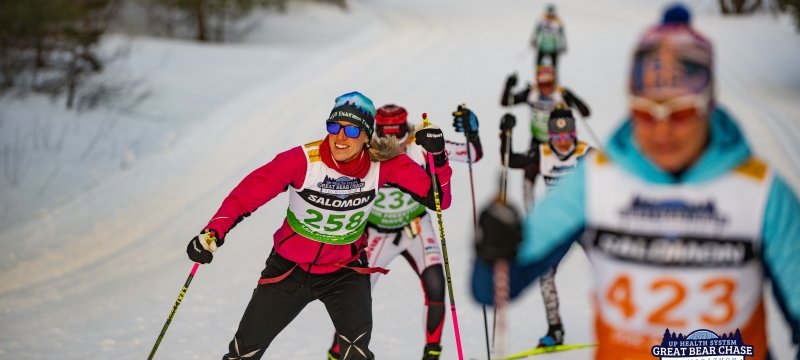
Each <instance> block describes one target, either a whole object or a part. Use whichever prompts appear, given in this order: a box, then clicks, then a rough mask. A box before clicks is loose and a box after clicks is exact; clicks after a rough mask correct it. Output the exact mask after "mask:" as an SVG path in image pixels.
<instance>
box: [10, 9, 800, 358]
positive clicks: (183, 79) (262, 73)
mask: <svg viewBox="0 0 800 360" xmlns="http://www.w3.org/2000/svg"><path fill="white" fill-rule="evenodd" d="M665 3H666V1H658V0H651V1H635V0H624V1H623V0H620V1H614V2H610V1H592V2H587V1H577V0H573V1H559V2H558V3H557V4H558V9H559V12H560V13H561V15H562V17H563V18H564V20H565V22H566V24H567V36H568V40H569V53H568V54H567V55H566V56H564V57H563V60H562V62H561V65H562V66H561V70H560V76H561V78H562V82H563V83H564V84H566V85H567V86H568V87H570V88H571V89H573V90H574V91H575V92H576V93H578V94H579V95H580V96H581V97H582V98H584V99H586V100H587V101H588V103H589V104H590V106H591V107H592V110H593V116H592V119H591V120H590V122H591V126H592V128H593V130H594V131H595V132H596V133H597V134H598V135H599V136H600V137H603V138H604V137H605V136H606V135H608V134H609V133H610V132H611V131H612V130H613V129H614V128H615V127H616V126H617V125H618V123H619V121H620V120H621V119H620V118H621V115H622V114H623V113H624V109H625V97H624V84H625V82H624V81H625V78H626V71H627V68H628V62H629V55H630V51H631V49H632V47H633V45H634V42H635V39H636V38H637V37H638V35H639V34H640V33H641V31H642V30H643V28H644V26H646V25H648V24H651V23H653V22H654V21H656V19H657V18H658V16H659V13H660V9H661V7H662V5H664V4H665ZM350 4H351V5H352V6H351V9H350V11H349V12H347V13H342V12H341V11H339V10H338V9H336V8H330V7H325V6H320V5H310V4H304V3H302V4H298V5H294V6H293V7H292V8H291V9H290V12H289V15H287V16H285V17H284V16H278V15H270V16H268V17H267V18H266V19H265V22H264V25H263V26H262V27H260V28H259V29H258V30H257V31H256V32H255V33H253V34H252V35H251V36H250V37H249V39H248V40H247V41H245V42H244V43H240V44H225V45H207V44H195V43H186V42H182V41H172V40H164V39H152V38H141V37H138V38H133V39H128V38H125V37H123V36H118V35H117V36H111V37H109V38H108V40H107V45H109V46H112V45H116V44H127V46H129V47H130V49H131V52H130V56H129V57H128V58H127V59H126V60H124V61H121V62H120V63H118V64H116V65H114V68H113V69H114V70H113V71H111V72H110V74H109V75H108V76H112V77H113V76H118V77H126V78H133V79H141V80H142V82H143V84H144V86H146V87H147V89H148V90H149V91H150V92H151V96H150V98H148V99H147V100H146V101H144V102H142V103H141V104H139V105H138V106H136V107H135V108H133V109H132V110H131V111H129V112H126V113H120V112H118V111H95V112H89V113H84V114H79V115H78V114H74V113H65V112H64V111H63V110H62V109H61V108H62V104H60V103H58V104H52V103H50V102H49V101H48V100H46V99H26V100H9V99H5V100H3V101H2V102H0V159H1V160H0V245H2V247H3V249H2V252H0V358H14V359H54V358H58V359H83V358H88V357H92V358H101V359H105V358H114V359H142V358H145V357H146V356H147V354H148V353H149V351H150V348H151V346H152V344H153V342H154V341H155V338H156V336H157V335H158V332H159V331H160V329H161V326H162V325H163V323H164V320H165V319H166V316H167V313H168V311H169V310H170V308H171V306H172V305H173V303H174V301H175V298H176V296H177V295H178V291H179V289H180V286H181V285H182V284H183V281H184V279H185V277H186V276H187V275H188V271H189V270H190V268H191V262H190V261H189V260H188V259H186V256H185V253H184V249H185V245H186V243H187V241H188V240H189V239H190V238H191V237H192V236H194V235H195V234H196V233H197V231H198V230H200V227H201V226H203V225H205V222H206V221H207V220H208V218H209V217H210V216H211V215H212V214H213V212H214V211H215V210H216V208H217V206H218V205H219V202H220V201H221V199H222V198H223V197H224V196H225V195H226V194H227V193H228V192H229V191H230V190H231V189H232V187H233V186H235V184H237V183H238V181H239V180H240V179H241V178H242V177H243V176H244V175H246V174H247V173H248V172H249V171H251V170H252V169H254V168H256V167H257V166H259V165H261V164H263V163H264V162H266V161H268V160H269V159H271V158H272V157H273V156H274V155H275V154H276V153H277V152H278V151H281V150H283V149H287V148H289V147H291V146H294V145H297V144H301V143H304V142H307V141H309V140H313V139H316V138H320V137H322V136H323V135H324V133H323V131H324V130H323V128H322V125H321V124H322V121H323V119H324V118H325V117H326V116H327V114H328V112H329V111H330V107H331V106H332V104H333V99H334V98H335V97H336V96H337V95H339V94H341V93H344V92H347V91H350V90H354V89H358V90H360V91H362V92H364V93H365V94H367V95H368V96H371V97H372V98H373V100H374V101H375V102H376V104H384V103H389V102H395V103H398V104H401V105H404V106H406V107H407V109H408V110H409V111H410V113H411V114H412V115H413V116H418V115H419V114H420V113H422V112H428V113H429V114H430V116H431V118H432V120H433V121H434V122H438V123H439V124H440V125H442V126H443V127H445V128H447V127H449V123H450V116H449V114H450V112H451V111H452V110H453V109H454V108H455V106H456V105H457V104H459V103H466V104H467V105H468V106H470V107H471V108H472V109H474V110H475V111H476V113H477V114H478V115H479V117H480V119H481V121H482V131H481V133H482V135H483V142H484V146H485V148H486V150H487V156H486V158H485V159H484V160H483V161H482V162H480V163H478V164H476V165H475V166H474V172H475V186H476V195H477V199H478V203H479V204H482V203H485V202H486V201H487V200H488V199H489V198H491V197H492V196H493V195H494V192H495V191H496V189H495V183H496V181H495V180H496V176H497V174H498V172H499V157H498V156H493V154H494V149H497V147H498V143H497V139H496V138H495V136H494V135H493V134H494V132H495V129H496V126H497V121H498V119H499V118H500V116H501V115H502V113H503V109H501V108H500V107H499V105H498V100H499V96H500V91H501V86H502V84H503V82H504V79H505V76H506V75H507V74H509V73H510V72H513V71H517V72H518V73H519V74H520V77H521V78H522V79H526V78H527V79H530V78H532V72H531V68H530V64H531V61H532V56H531V53H530V51H528V50H527V48H526V46H527V45H526V44H527V41H528V38H529V36H530V31H531V29H532V26H533V22H534V20H535V19H536V18H538V16H539V15H540V14H541V12H542V10H543V7H544V3H542V2H533V1H523V0H502V1H492V2H487V1H478V0H461V1H456V0H442V1H436V2H431V1H424V0H375V1H353V0H351V1H350ZM715 4H716V1H711V0H706V1H696V2H693V4H692V6H693V7H694V9H695V10H696V13H695V17H696V21H695V23H696V24H697V26H698V27H699V28H700V29H701V30H702V31H704V32H705V33H706V34H707V35H709V36H710V37H711V38H712V39H713V40H714V41H715V44H716V50H717V61H718V67H717V69H718V82H717V85H718V94H719V99H720V101H721V103H722V104H723V105H725V106H727V107H728V108H729V109H731V110H732V112H733V113H734V114H735V115H736V116H737V117H738V118H739V120H740V122H741V123H742V125H743V127H744V128H745V129H746V131H747V134H748V136H749V138H750V142H751V145H752V146H753V147H754V148H755V150H756V152H757V153H758V154H760V155H761V156H762V157H764V158H766V159H768V160H769V161H771V162H772V163H773V164H774V165H775V166H776V167H777V168H778V170H779V171H780V172H781V173H782V174H783V175H784V176H785V177H786V178H787V180H788V181H789V183H790V184H791V185H792V186H793V188H794V189H795V191H797V192H800V191H798V190H800V156H798V154H797V145H796V144H797V143H798V141H800V120H798V119H800V105H798V104H797V101H796V99H798V96H799V95H800V68H798V66H797V64H798V63H800V46H798V45H800V37H798V35H797V33H795V30H794V27H793V25H792V24H791V21H790V19H788V18H786V17H773V16H771V15H768V14H761V15H757V16H752V17H747V18H741V19H731V18H721V17H720V16H719V15H717V14H716V13H715V6H716V5H715ZM514 112H515V113H516V114H517V115H518V116H519V117H524V116H527V110H526V109H516V110H515V111H514ZM445 133H446V135H448V136H453V137H456V138H457V137H458V134H456V133H454V132H452V131H451V130H449V129H446V130H445ZM584 133H585V132H584ZM516 135H517V136H527V135H526V134H524V132H522V130H520V131H519V132H518V133H517V134H516ZM517 145H518V146H521V143H518V144H517ZM454 168H455V172H454V181H453V190H454V192H455V193H456V194H460V196H457V197H456V202H455V204H454V206H453V208H452V209H451V210H448V211H447V212H446V213H445V226H446V232H447V241H448V245H449V246H448V250H449V252H450V257H451V266H452V271H453V281H454V286H455V289H456V303H457V307H458V314H459V323H460V327H461V332H462V340H463V344H464V350H465V353H466V355H467V357H474V358H485V350H484V340H483V336H484V335H483V318H482V314H481V309H480V307H479V306H477V305H475V304H474V303H473V302H472V300H471V298H470V296H469V288H468V274H469V259H470V258H471V253H472V249H471V243H470V241H469V237H470V233H471V231H470V226H471V225H469V223H468V221H465V220H464V219H469V217H470V216H471V212H470V211H471V210H470V204H469V201H468V194H469V183H468V173H467V169H466V167H465V166H460V167H459V166H458V165H457V164H456V165H454ZM512 174H513V175H512V177H511V183H510V190H511V193H510V196H511V198H512V199H519V198H521V190H520V188H521V184H520V182H521V175H520V174H514V173H512ZM517 203H518V204H519V201H518V202H517ZM285 206H286V201H285V198H283V197H279V198H278V199H276V200H275V201H273V202H271V203H269V204H267V205H265V206H263V207H262V208H261V209H260V210H259V212H257V213H256V214H254V215H253V216H251V217H250V218H248V220H247V221H245V222H243V223H242V224H240V225H239V226H237V228H236V230H234V232H233V233H232V234H231V235H230V236H229V237H228V241H227V242H226V244H225V246H224V247H223V248H221V249H220V251H219V252H218V256H217V258H216V259H215V260H214V262H213V263H212V264H210V265H208V266H202V267H201V268H200V270H199V271H198V273H197V276H196V278H195V280H194V282H193V283H192V285H191V287H190V289H189V292H188V293H187V296H186V298H185V299H184V301H183V304H182V305H181V307H180V309H179V311H178V312H177V315H176V316H175V319H174V320H173V322H172V325H171V326H170V329H169V331H168V332H167V335H166V337H165V339H164V342H163V343H162V345H161V347H160V349H159V351H158V354H157V358H159V359H218V358H220V357H221V355H222V354H223V353H224V351H225V348H226V346H227V343H228V341H229V340H230V338H231V336H232V335H233V333H234V331H235V329H236V326H237V324H238V321H239V318H240V316H241V314H242V312H243V311H244V307H245V305H246V303H247V301H248V299H249V296H250V292H251V291H252V288H253V286H254V283H255V280H256V278H257V276H258V273H259V271H260V270H261V267H262V266H263V261H264V259H265V258H266V255H267V254H268V252H269V251H270V247H271V235H272V232H273V231H274V229H276V228H277V226H278V225H279V223H280V221H281V218H282V216H283V213H284V211H285ZM393 265H394V266H393V267H392V273H391V274H390V275H389V276H387V277H385V278H384V279H382V280H381V282H380V284H379V285H378V286H377V288H376V289H375V292H374V294H373V298H374V310H373V312H374V318H375V326H374V332H373V341H372V348H373V350H374V352H375V353H376V354H377V356H378V358H381V359H413V358H418V357H419V354H420V352H421V349H422V345H423V344H422V342H423V338H422V316H421V315H422V304H421V299H422V292H421V289H420V288H419V285H418V281H417V279H416V277H415V275H414V274H413V272H412V271H410V270H409V269H408V266H406V265H405V264H403V261H402V260H398V261H396V262H395V264H393ZM589 274H590V269H589V265H588V263H587V261H586V260H585V257H584V255H583V254H582V253H581V251H580V250H577V249H576V250H575V251H572V252H571V253H570V254H569V255H568V257H567V259H566V262H565V263H564V264H563V265H562V266H561V267H560V268H559V275H558V277H557V281H558V284H559V293H560V294H561V298H562V309H563V310H562V315H563V317H564V321H565V326H566V330H567V340H568V341H569V342H576V343H577V342H580V343H583V342H591V339H592V330H591V326H592V323H591V319H592V312H591V309H590V306H589V304H590V302H589V298H588V292H589V289H590V286H591V284H590V283H589V282H588V281H586V279H588V278H589ZM775 309H776V308H775V306H771V308H770V313H769V315H770V316H769V321H770V325H769V327H770V331H771V337H770V341H771V345H772V350H773V351H774V353H775V355H777V356H776V358H777V359H786V358H789V357H790V356H791V355H790V354H793V352H792V350H791V345H790V342H789V338H788V332H787V329H786V326H785V324H784V323H783V320H782V318H781V316H780V314H779V313H778V312H777V311H776V310H775ZM543 314H544V311H543V308H542V305H541V300H540V296H539V295H538V289H532V290H529V291H528V293H527V294H526V296H525V297H524V298H523V299H522V300H520V301H518V302H516V303H514V304H513V305H512V307H511V309H510V319H511V323H510V339H509V344H510V347H511V349H513V350H522V349H525V348H528V347H531V346H533V345H534V344H535V341H536V339H537V338H538V337H539V336H541V335H542V334H543V333H544V330H545V327H546V325H545V320H544V316H543ZM448 317H449V314H448ZM332 330H333V329H332V325H331V324H330V320H328V318H327V315H326V314H325V311H324V308H323V307H322V306H321V304H318V303H317V304H312V305H310V306H309V307H308V308H307V309H306V310H305V311H304V312H303V313H302V314H301V315H300V316H299V317H298V318H297V319H296V320H295V321H294V322H293V323H292V324H291V325H290V326H289V327H288V328H287V329H286V330H285V331H284V332H283V333H282V334H281V335H280V336H279V337H278V338H277V339H276V340H275V342H274V343H273V345H272V346H271V347H270V349H269V351H268V353H267V356H265V358H270V359H321V358H323V356H324V352H325V350H326V349H327V346H328V344H329V341H330V334H331V332H332ZM444 347H445V353H444V356H443V358H445V359H455V358H456V352H455V345H454V338H453V333H452V327H451V322H450V321H449V319H448V324H447V326H446V329H445V335H444ZM550 357H551V358H553V359H556V358H558V359H567V358H569V359H575V358H580V359H588V358H590V357H591V351H590V350H580V351H575V352H572V353H565V354H560V355H554V356H550Z"/></svg>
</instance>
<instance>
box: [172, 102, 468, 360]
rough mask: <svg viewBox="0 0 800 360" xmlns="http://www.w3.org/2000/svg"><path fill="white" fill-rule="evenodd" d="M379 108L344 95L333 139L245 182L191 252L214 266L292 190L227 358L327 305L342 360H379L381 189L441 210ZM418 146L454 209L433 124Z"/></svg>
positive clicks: (254, 352) (290, 153) (289, 154)
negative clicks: (240, 232)
mask: <svg viewBox="0 0 800 360" xmlns="http://www.w3.org/2000/svg"><path fill="white" fill-rule="evenodd" d="M374 115H375V108H374V106H373V105H372V101H371V100H370V99H369V98H367V97H365V96H364V95H362V94H361V93H358V92H351V93H347V94H344V95H342V96H340V97H338V98H337V99H336V102H335V106H334V108H333V110H332V111H331V113H330V116H329V117H328V119H327V121H326V123H325V125H326V128H327V131H328V134H329V135H328V136H327V137H326V138H325V139H323V140H320V141H314V142H311V143H308V144H305V145H301V146H296V147H293V148H291V149H289V150H287V151H285V152H282V153H280V154H278V155H277V156H276V157H275V158H274V159H273V160H272V161H270V162H269V163H267V164H266V165H264V166H262V167H260V168H258V169H256V170H255V171H253V172H252V173H250V174H249V175H247V176H246V177H245V178H244V179H243V180H242V181H241V183H239V185H238V186H236V188H235V189H233V191H232V192H231V193H230V195H228V197H226V198H225V200H224V201H223V202H222V205H221V206H220V208H219V210H218V211H217V213H216V214H215V215H214V217H213V218H212V219H211V220H210V221H209V223H208V225H206V226H205V228H204V230H203V231H202V232H201V233H200V235H198V236H195V237H194V238H193V239H192V240H191V241H190V242H189V245H188V246H187V248H186V252H187V253H188V255H189V258H190V259H192V260H193V261H196V262H199V263H203V264H206V263H209V262H211V260H212V259H213V252H214V251H215V250H216V249H217V247H219V246H221V245H222V243H223V240H224V239H225V236H226V235H227V234H228V232H229V231H230V230H231V229H232V228H233V227H234V226H235V225H236V224H237V223H238V222H239V221H241V220H242V219H244V218H245V217H247V216H249V215H250V214H251V213H252V212H254V211H256V209H258V208H259V207H260V206H261V205H264V204H265V203H267V202H268V201H270V200H271V199H273V198H274V197H275V196H277V195H278V194H280V193H282V192H284V191H286V190H287V189H289V187H291V188H292V191H291V192H290V193H289V207H288V209H287V211H286V218H285V219H284V221H283V225H282V226H281V228H280V229H278V231H276V232H275V234H274V235H273V240H274V243H273V249H272V252H271V253H270V255H269V258H268V259H267V261H266V267H265V268H264V270H263V271H262V272H261V279H259V281H258V285H257V286H256V288H255V290H254V291H253V294H252V297H251V299H250V303H249V304H248V305H247V309H246V310H245V312H244V315H242V320H241V322H240V323H239V329H238V330H237V331H236V335H235V336H234V338H233V340H232V341H231V342H230V345H229V350H228V354H226V355H225V356H224V357H223V360H234V359H237V360H238V359H260V358H261V356H262V355H263V354H264V352H265V351H266V349H267V347H268V346H269V345H270V343H271V342H272V340H273V339H274V338H275V336H277V335H278V334H279V333H280V332H281V330H283V328H284V327H286V326H287V325H288V324H289V323H290V322H291V321H292V319H294V318H295V316H297V315H298V314H299V313H300V311H301V310H302V309H303V308H304V307H305V306H306V305H307V304H308V303H310V302H311V301H314V300H320V301H322V302H323V303H324V304H325V307H326V309H327V310H328V315H329V316H330V317H331V320H332V321H333V325H334V327H335V328H336V332H337V333H338V334H339V336H338V345H339V349H341V350H342V352H343V355H342V359H347V360H351V359H352V360H356V359H359V360H360V359H374V358H375V357H374V355H373V354H372V352H371V351H370V350H369V342H370V338H371V333H372V298H371V294H370V281H369V276H368V275H369V274H373V273H375V272H383V273H385V272H386V271H387V270H385V269H381V268H376V267H369V265H368V262H367V253H366V251H365V249H366V247H367V237H366V234H365V232H364V227H365V226H366V224H367V217H368V215H369V213H370V210H371V209H372V208H373V206H374V205H375V203H376V201H375V200H376V195H377V192H378V189H380V187H381V186H383V185H385V184H387V183H391V184H393V185H395V186H396V187H397V188H398V189H400V190H402V191H403V192H405V193H407V194H409V195H410V196H411V197H412V198H413V199H414V200H415V201H417V202H419V203H421V204H424V205H425V206H428V207H429V208H434V198H433V189H432V187H431V180H430V177H429V175H428V173H426V172H425V170H424V169H423V168H422V167H420V166H419V164H418V163H416V162H415V161H414V160H412V159H411V158H409V157H408V156H406V155H404V154H400V151H399V149H398V148H397V147H396V146H392V144H389V143H386V142H384V141H380V140H379V139H376V138H374V137H373V136H372V133H373V131H374ZM416 144H418V145H420V146H421V147H422V148H424V149H425V150H426V151H428V152H431V153H433V154H434V162H435V164H436V165H435V166H436V168H437V169H436V173H437V175H438V176H439V177H440V184H442V185H441V189H440V191H439V194H441V196H442V199H441V203H442V205H441V206H442V208H443V209H446V208H448V207H449V206H450V176H451V174H452V170H451V169H450V165H449V164H448V161H447V155H446V154H445V152H444V149H445V141H444V136H443V134H442V131H441V130H440V129H439V128H438V127H436V126H433V125H431V126H427V127H425V128H423V129H421V130H419V131H418V132H417V136H416Z"/></svg>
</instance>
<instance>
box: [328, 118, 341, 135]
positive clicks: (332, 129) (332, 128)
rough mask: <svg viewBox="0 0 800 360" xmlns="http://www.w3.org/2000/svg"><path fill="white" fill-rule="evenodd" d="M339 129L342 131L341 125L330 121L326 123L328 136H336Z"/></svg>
mask: <svg viewBox="0 0 800 360" xmlns="http://www.w3.org/2000/svg"><path fill="white" fill-rule="evenodd" d="M341 129H342V125H339V123H335V122H332V121H331V122H328V134H331V135H336V134H338V133H339V130H341Z"/></svg>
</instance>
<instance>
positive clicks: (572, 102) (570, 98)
mask: <svg viewBox="0 0 800 360" xmlns="http://www.w3.org/2000/svg"><path fill="white" fill-rule="evenodd" d="M561 91H562V94H563V95H564V102H566V103H567V105H568V106H569V107H571V108H576V109H578V111H579V112H580V113H581V116H583V117H588V116H589V115H591V112H590V111H589V106H588V105H586V103H584V102H583V100H581V99H580V98H578V97H577V96H576V95H575V94H574V93H573V92H572V91H570V90H569V89H567V88H562V89H561Z"/></svg>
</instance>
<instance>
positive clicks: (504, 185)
mask: <svg viewBox="0 0 800 360" xmlns="http://www.w3.org/2000/svg"><path fill="white" fill-rule="evenodd" d="M516 75H517V73H514V76H516ZM512 94H513V93H512V92H511V91H509V92H508V97H507V102H508V104H509V105H513V99H514V96H513V95H512ZM508 115H511V116H513V115H512V114H511V113H508ZM503 133H504V134H505V137H506V146H505V147H504V148H503V172H502V173H501V175H500V201H501V202H502V203H503V204H505V203H506V199H507V194H508V159H509V157H510V156H511V155H510V154H511V129H506V130H503ZM497 264H498V263H495V266H497ZM505 274H506V276H507V275H508V269H506V272H505ZM495 276H497V271H495ZM497 280H498V279H497V278H495V281H494V283H495V285H497ZM506 286H508V284H506ZM497 290H498V289H496V288H495V294H497ZM498 308H499V307H498V306H497V303H496V302H495V307H494V319H493V321H494V323H493V324H492V348H494V343H495V338H496V335H497V310H498ZM502 310H503V311H505V307H503V309H502ZM503 316H505V314H503ZM503 325H505V324H503ZM504 331H505V330H504Z"/></svg>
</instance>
